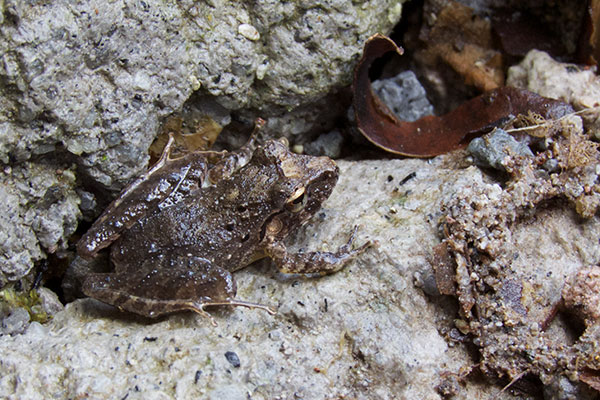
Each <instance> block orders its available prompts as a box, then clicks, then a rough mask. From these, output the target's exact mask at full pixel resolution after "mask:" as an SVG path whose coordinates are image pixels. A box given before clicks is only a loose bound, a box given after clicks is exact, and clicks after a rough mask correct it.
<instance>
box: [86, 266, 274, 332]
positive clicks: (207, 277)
mask: <svg viewBox="0 0 600 400" xmlns="http://www.w3.org/2000/svg"><path fill="white" fill-rule="evenodd" d="M121 269H122V268H121ZM83 292H84V293H85V294H86V295H87V296H90V297H93V298H95V299H98V300H100V301H102V302H104V303H107V304H111V305H113V306H116V307H118V308H119V309H121V310H126V311H130V312H133V313H136V314H140V315H143V316H146V317H151V318H155V317H158V316H161V315H165V314H170V313H174V312H179V311H194V312H196V313H198V314H200V315H202V316H205V317H208V318H210V321H211V323H212V324H213V325H215V326H216V323H215V321H214V319H213V318H212V317H211V316H210V315H209V314H208V313H207V312H206V311H205V310H204V309H205V307H208V306H221V305H229V306H242V307H249V308H260V309H263V310H265V311H267V312H269V313H271V314H274V311H272V310H271V309H269V308H268V307H266V306H263V305H260V304H254V303H248V302H245V301H240V300H236V299H235V294H236V285H235V281H234V279H233V276H232V275H231V273H230V272H229V271H227V270H225V269H223V268H219V267H216V266H213V265H211V264H210V263H209V262H208V260H206V259H203V258H200V257H188V256H186V257H183V256H176V257H174V258H171V259H169V258H167V257H155V258H152V259H149V260H147V261H145V262H144V263H143V264H142V265H141V266H140V267H139V268H138V267H136V268H135V271H131V270H128V271H126V272H121V273H105V274H91V275H90V276H89V277H88V278H87V279H86V280H85V282H84V284H83Z"/></svg>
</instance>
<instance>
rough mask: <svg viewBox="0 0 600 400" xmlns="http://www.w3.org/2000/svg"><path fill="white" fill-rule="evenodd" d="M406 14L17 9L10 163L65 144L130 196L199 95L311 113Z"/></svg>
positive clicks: (204, 7)
mask: <svg viewBox="0 0 600 400" xmlns="http://www.w3.org/2000/svg"><path fill="white" fill-rule="evenodd" d="M401 4H402V1H399V0H378V1H375V2H373V3H369V4H367V3H364V4H358V3H356V2H352V1H350V0H335V1H308V2H306V1H305V2H287V3H282V2H273V1H270V2H260V3H255V2H234V3H231V2H226V1H207V2H196V1H191V0H185V1H179V2H177V3H176V4H175V3H165V2H163V1H158V0H146V1H143V2H135V1H128V0H120V1H116V2H102V3H96V2H90V1H87V0H81V1H77V2H71V1H65V0H61V1H56V2H51V3H48V4H47V3H44V2H17V1H11V0H9V1H5V2H3V3H2V5H0V11H1V12H2V13H3V15H5V16H6V17H7V18H6V19H4V21H3V23H2V24H1V25H0V38H2V40H0V77H1V78H2V79H0V82H2V84H0V104H1V105H2V107H0V110H1V111H0V132H4V133H10V134H2V135H0V160H3V161H4V162H5V163H6V162H8V160H15V159H17V160H24V159H27V158H29V157H30V156H31V155H32V154H36V153H38V154H39V153H40V152H47V151H52V148H53V146H56V145H59V144H62V145H63V146H64V147H65V148H66V149H67V150H68V151H69V152H71V153H73V154H76V155H81V157H82V165H83V166H84V167H85V169H86V170H87V172H88V173H89V175H90V176H91V177H93V178H94V179H95V180H96V181H98V182H100V183H102V184H104V185H106V186H115V187H121V186H122V185H123V184H124V183H125V182H126V181H128V180H129V179H131V178H132V177H133V176H135V175H137V174H139V172H140V171H141V170H142V169H143V168H144V166H145V164H146V162H147V161H148V156H147V149H148V146H149V144H150V143H151V142H152V140H153V139H154V137H155V135H156V133H157V131H158V128H159V125H160V119H161V118H163V117H165V116H168V115H170V114H173V113H176V112H179V111H180V110H181V108H182V106H183V104H184V103H185V102H186V100H188V99H189V98H190V97H191V95H192V93H194V92H200V93H202V94H204V95H207V96H210V97H212V98H213V99H216V100H217V101H218V102H219V104H220V105H221V106H223V107H225V108H226V109H227V110H238V109H253V110H256V112H257V113H259V114H260V115H261V116H262V117H269V116H270V115H271V114H272V115H279V114H280V113H281V111H282V110H287V112H288V113H289V111H291V110H293V109H294V108H297V107H299V106H301V105H309V104H312V103H313V102H315V101H317V100H319V99H321V98H323V97H324V96H325V95H326V94H327V93H329V92H330V91H331V89H332V88H335V87H339V86H341V85H346V84H348V83H350V80H351V72H352V70H353V68H354V61H356V60H357V58H358V56H359V53H360V51H361V49H362V45H363V43H364V40H365V39H366V38H367V37H369V36H370V35H371V34H373V33H375V32H386V31H389V30H390V29H391V28H392V27H393V26H394V24H395V23H396V22H397V21H398V20H399V18H400V13H401V10H402V7H401ZM207 112H209V113H210V111H207ZM209 115H211V114H209ZM214 119H215V120H218V119H219V118H218V116H217V117H216V118H214ZM278 134H279V135H282V134H289V132H287V131H279V132H278Z"/></svg>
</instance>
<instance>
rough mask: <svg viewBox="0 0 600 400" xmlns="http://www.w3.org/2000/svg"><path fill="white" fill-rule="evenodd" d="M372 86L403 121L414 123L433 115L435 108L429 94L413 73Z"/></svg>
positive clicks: (404, 73)
mask: <svg viewBox="0 0 600 400" xmlns="http://www.w3.org/2000/svg"><path fill="white" fill-rule="evenodd" d="M371 86H372V88H373V90H374V91H375V93H376V94H377V96H379V98H380V99H381V100H382V101H383V102H384V103H385V105H387V106H388V107H389V108H390V110H392V111H393V112H394V114H396V116H397V117H398V118H399V119H400V120H401V121H411V122H412V121H416V120H418V119H420V118H421V117H424V116H426V115H433V106H432V105H431V103H430V102H429V100H428V99H427V93H426V92H425V89H424V88H423V86H422V85H421V83H420V82H419V80H418V79H417V77H416V75H415V73H414V72H412V71H403V72H401V73H399V74H398V75H396V76H395V77H393V78H388V79H381V80H377V81H375V82H373V83H372V85H371Z"/></svg>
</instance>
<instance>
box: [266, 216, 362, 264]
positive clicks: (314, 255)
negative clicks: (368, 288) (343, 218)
mask: <svg viewBox="0 0 600 400" xmlns="http://www.w3.org/2000/svg"><path fill="white" fill-rule="evenodd" d="M357 228H358V227H354V231H353V232H352V235H350V238H349V239H348V242H347V243H346V244H344V245H342V246H340V247H339V248H338V250H337V251H336V252H328V251H312V252H307V253H289V252H288V251H287V249H286V247H285V245H284V244H283V243H282V242H278V241H274V242H270V243H268V244H267V247H266V249H265V253H266V254H267V255H268V256H269V257H270V258H271V259H272V260H273V262H275V265H277V268H278V269H279V270H280V271H281V272H283V273H296V274H312V273H320V274H322V275H327V274H331V273H334V272H337V271H339V270H340V269H342V268H343V267H344V265H346V263H347V262H348V261H350V260H352V259H353V258H354V257H356V256H358V255H359V254H361V253H363V252H364V251H365V250H366V249H367V248H369V247H370V246H372V245H373V243H372V242H370V241H369V242H366V243H365V244H363V245H362V246H360V247H358V248H356V249H352V243H353V242H354V238H355V236H356V232H357V230H358V229H357Z"/></svg>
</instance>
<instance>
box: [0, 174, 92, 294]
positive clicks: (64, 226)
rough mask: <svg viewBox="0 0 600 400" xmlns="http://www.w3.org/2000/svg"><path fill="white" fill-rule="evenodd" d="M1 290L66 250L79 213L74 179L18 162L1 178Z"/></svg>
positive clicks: (73, 175)
mask: <svg viewBox="0 0 600 400" xmlns="http://www.w3.org/2000/svg"><path fill="white" fill-rule="evenodd" d="M0 182H1V184H0V243H1V246H2V250H1V251H0V264H1V265H2V267H1V268H0V288H1V287H3V286H4V285H6V283H7V282H10V281H17V280H19V279H21V278H22V277H24V276H25V275H27V273H28V272H29V271H30V270H31V268H33V266H34V263H35V262H36V261H39V260H40V259H42V258H44V257H45V254H44V253H43V252H42V251H44V252H45V253H48V254H52V253H56V252H60V251H62V250H64V249H66V246H67V242H66V241H67V238H68V237H69V236H71V235H72V234H73V232H74V231H75V228H76V227H77V222H78V219H79V217H80V216H81V213H80V211H79V196H78V195H77V193H76V192H75V184H76V182H75V174H74V172H73V170H71V169H61V170H58V171H57V168H54V167H52V166H51V165H44V164H41V163H33V162H23V163H20V164H18V165H16V166H14V167H12V168H11V167H5V168H4V171H2V172H0Z"/></svg>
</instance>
